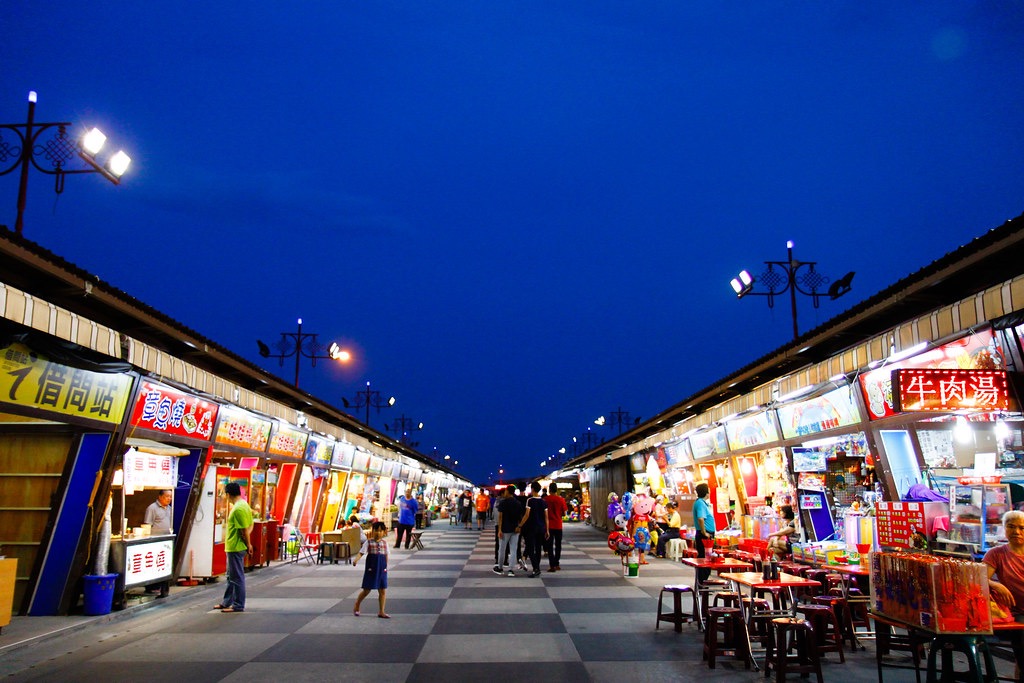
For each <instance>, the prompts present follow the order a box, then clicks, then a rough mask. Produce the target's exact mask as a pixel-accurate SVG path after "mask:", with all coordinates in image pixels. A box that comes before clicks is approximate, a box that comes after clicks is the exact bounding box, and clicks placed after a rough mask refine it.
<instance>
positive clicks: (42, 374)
mask: <svg viewBox="0 0 1024 683" xmlns="http://www.w3.org/2000/svg"><path fill="white" fill-rule="evenodd" d="M131 393H132V378H131V376H129V375H125V374H120V373H105V372H92V371H89V370H82V369H80V368H72V367H69V366H67V365H61V364H60V363H55V362H53V361H50V360H48V359H47V358H46V356H43V355H41V354H39V353H36V352H35V351H33V350H31V349H29V348H28V347H27V346H24V345H22V344H11V345H10V346H8V347H6V348H4V349H2V350H0V403H7V404H10V405H16V406H23V407H26V408H35V409H37V410H44V411H46V412H48V413H57V414H60V415H69V416H74V417H83V418H88V419H90V420H99V421H101V422H107V423H111V424H120V423H121V420H122V418H124V413H125V408H126V407H127V405H128V399H129V398H130V397H131Z"/></svg>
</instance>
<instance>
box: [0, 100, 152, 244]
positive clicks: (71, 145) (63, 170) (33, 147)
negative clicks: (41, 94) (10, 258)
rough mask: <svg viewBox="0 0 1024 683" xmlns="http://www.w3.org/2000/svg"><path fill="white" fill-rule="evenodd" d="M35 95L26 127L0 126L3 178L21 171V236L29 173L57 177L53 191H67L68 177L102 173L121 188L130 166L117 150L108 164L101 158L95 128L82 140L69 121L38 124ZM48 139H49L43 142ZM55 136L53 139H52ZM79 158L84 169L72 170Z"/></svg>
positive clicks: (100, 142) (17, 228)
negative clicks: (73, 134) (11, 137)
mask: <svg viewBox="0 0 1024 683" xmlns="http://www.w3.org/2000/svg"><path fill="white" fill-rule="evenodd" d="M36 100H37V95H36V93H35V91H34V90H33V91H31V92H29V94H28V117H27V119H26V121H25V123H4V124H0V175H6V174H8V173H10V172H12V171H13V170H14V169H16V168H18V167H19V166H20V167H21V177H20V179H19V182H18V214H17V218H16V219H15V221H14V231H15V232H16V233H17V234H18V235H19V236H21V235H22V234H23V232H24V227H25V204H26V198H27V196H28V171H29V168H30V167H31V168H35V169H36V170H37V171H40V172H41V173H46V174H47V175H52V176H55V179H54V191H55V192H56V193H57V194H60V193H61V192H63V191H64V180H65V176H67V175H71V174H79V173H99V174H100V175H101V176H103V177H104V178H106V179H107V180H109V181H110V182H112V183H114V184H115V185H119V184H120V183H121V176H123V175H124V174H125V172H126V171H127V170H128V166H129V164H131V161H132V160H131V157H129V156H128V155H127V154H125V152H124V151H123V150H118V151H117V152H115V153H114V154H112V155H110V156H109V157H108V158H107V159H106V160H105V161H104V160H103V159H101V158H99V156H98V155H99V154H100V153H101V152H102V150H103V147H104V145H105V143H106V141H107V136H106V135H104V134H103V133H102V132H101V131H100V130H99V129H98V128H93V129H92V130H90V131H89V132H87V133H85V134H84V135H83V136H81V137H80V138H79V139H77V140H75V139H72V138H71V136H69V135H68V127H69V126H71V125H72V124H71V123H70V122H68V121H55V122H45V123H38V122H36V120H35V116H36ZM4 131H9V132H11V133H13V134H14V136H15V137H16V138H17V140H16V141H15V142H14V144H9V143H8V142H7V141H6V140H5V139H4V136H3V132H4ZM44 134H45V136H46V137H47V139H45V140H43V139H42V138H43V137H44ZM51 134H52V136H51ZM75 157H78V159H79V161H81V162H83V163H84V164H85V166H86V167H85V168H83V167H78V168H75V167H69V162H70V161H71V160H72V159H74V158H75Z"/></svg>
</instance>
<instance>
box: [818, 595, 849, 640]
mask: <svg viewBox="0 0 1024 683" xmlns="http://www.w3.org/2000/svg"><path fill="white" fill-rule="evenodd" d="M811 602H812V603H813V604H815V605H825V606H827V607H831V608H832V611H833V612H835V615H836V621H837V622H838V623H839V629H840V634H841V636H842V637H841V640H842V642H844V643H845V642H846V641H850V652H856V650H857V636H856V634H855V633H854V630H853V616H852V614H851V612H850V605H849V603H848V602H847V601H846V598H844V597H843V596H841V595H816V596H814V598H812V599H811Z"/></svg>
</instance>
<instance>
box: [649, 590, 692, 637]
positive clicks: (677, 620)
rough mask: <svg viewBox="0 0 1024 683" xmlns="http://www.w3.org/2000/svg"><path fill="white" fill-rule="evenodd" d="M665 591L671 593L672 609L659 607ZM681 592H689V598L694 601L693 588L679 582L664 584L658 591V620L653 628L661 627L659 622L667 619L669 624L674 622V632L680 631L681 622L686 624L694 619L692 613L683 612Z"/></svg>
mask: <svg viewBox="0 0 1024 683" xmlns="http://www.w3.org/2000/svg"><path fill="white" fill-rule="evenodd" d="M665 593H671V594H672V611H671V612H665V611H663V610H662V608H661V600H662V598H663V597H665ZM683 593H689V594H690V599H691V600H693V601H694V602H696V598H695V597H694V595H693V588H691V587H690V586H687V585H685V584H679V585H675V586H664V587H663V588H662V589H661V592H660V593H658V620H657V622H656V623H655V625H654V630H655V631H657V630H658V629H659V628H661V622H663V621H667V622H669V623H671V624H675V627H676V633H682V631H683V624H688V623H690V622H691V621H693V620H694V616H693V615H687V614H684V613H683Z"/></svg>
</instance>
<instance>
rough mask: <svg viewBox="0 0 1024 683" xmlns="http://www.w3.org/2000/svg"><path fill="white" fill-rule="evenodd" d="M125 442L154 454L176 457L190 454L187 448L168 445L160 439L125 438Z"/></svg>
mask: <svg viewBox="0 0 1024 683" xmlns="http://www.w3.org/2000/svg"><path fill="white" fill-rule="evenodd" d="M125 444H127V445H128V446H131V447H132V448H134V449H135V450H137V451H139V452H140V453H152V454H153V455H171V456H175V457H181V456H183V455H188V450H187V449H185V448H179V447H178V446H168V445H167V444H165V443H160V442H159V441H150V440H149V439H134V438H129V439H125Z"/></svg>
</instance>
